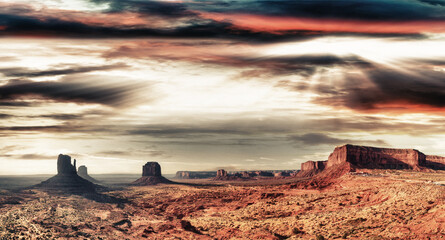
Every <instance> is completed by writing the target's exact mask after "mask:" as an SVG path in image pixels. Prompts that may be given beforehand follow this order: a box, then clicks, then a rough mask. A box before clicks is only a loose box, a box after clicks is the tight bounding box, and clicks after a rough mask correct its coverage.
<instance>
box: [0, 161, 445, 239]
mask: <svg viewBox="0 0 445 240" xmlns="http://www.w3.org/2000/svg"><path fill="white" fill-rule="evenodd" d="M296 180H297V179H294V181H296ZM265 181H267V180H263V181H259V182H258V181H257V182H256V183H257V184H255V183H252V182H246V184H243V183H242V182H239V181H238V182H218V184H217V185H213V186H211V185H208V183H209V181H204V182H205V183H206V184H207V185H205V186H192V185H179V184H160V185H157V186H143V187H128V188H125V189H120V190H114V191H109V192H106V193H103V194H104V195H101V197H98V196H89V195H86V196H79V195H61V194H55V193H47V192H44V191H42V190H22V191H15V192H11V191H7V190H3V191H1V192H0V239H445V185H444V184H445V172H440V171H438V172H432V173H422V172H414V171H406V170H405V171H402V170H391V171H388V170H375V171H372V172H370V173H349V174H346V175H344V176H342V177H340V178H338V179H335V180H334V181H333V182H332V184H330V185H328V186H326V187H324V188H323V189H317V188H311V187H306V188H301V187H300V185H298V184H290V183H284V184H281V185H267V182H265ZM288 181H289V180H288ZM195 183H196V181H195Z"/></svg>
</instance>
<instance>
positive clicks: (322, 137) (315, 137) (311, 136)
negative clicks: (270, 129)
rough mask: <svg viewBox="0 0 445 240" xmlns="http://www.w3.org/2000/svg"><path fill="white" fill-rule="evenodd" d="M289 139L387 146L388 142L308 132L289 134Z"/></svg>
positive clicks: (317, 142) (315, 143)
mask: <svg viewBox="0 0 445 240" xmlns="http://www.w3.org/2000/svg"><path fill="white" fill-rule="evenodd" d="M289 140H291V141H293V142H297V143H303V144H305V145H311V146H316V145H325V144H326V145H341V144H369V145H373V146H387V145H388V144H387V143H386V142H385V141H383V140H375V141H366V140H365V141H363V140H358V139H343V138H336V137H331V136H329V135H326V134H323V133H307V134H304V135H292V136H289Z"/></svg>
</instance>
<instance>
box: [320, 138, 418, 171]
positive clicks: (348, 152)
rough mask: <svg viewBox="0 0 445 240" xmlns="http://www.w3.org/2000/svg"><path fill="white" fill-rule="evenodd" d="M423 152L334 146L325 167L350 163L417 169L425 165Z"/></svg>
mask: <svg viewBox="0 0 445 240" xmlns="http://www.w3.org/2000/svg"><path fill="white" fill-rule="evenodd" d="M425 159H426V156H425V154H423V153H421V152H419V151H418V150H415V149H392V148H375V147H364V146H355V145H349V144H348V145H343V146H340V147H336V148H335V149H334V152H333V153H331V154H330V155H329V158H328V162H327V167H332V166H335V165H339V164H342V163H344V162H348V163H351V164H353V165H355V166H358V167H362V168H384V169H418V168H419V167H420V166H424V165H425Z"/></svg>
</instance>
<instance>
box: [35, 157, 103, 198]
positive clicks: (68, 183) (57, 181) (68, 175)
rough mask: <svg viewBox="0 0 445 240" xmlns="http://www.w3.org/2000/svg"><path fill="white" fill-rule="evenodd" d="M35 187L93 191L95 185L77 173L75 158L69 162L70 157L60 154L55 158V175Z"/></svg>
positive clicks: (65, 190) (74, 191)
mask: <svg viewBox="0 0 445 240" xmlns="http://www.w3.org/2000/svg"><path fill="white" fill-rule="evenodd" d="M34 187H35V188H42V189H48V190H60V191H63V192H69V193H82V192H95V191H96V185H95V184H94V183H92V182H90V181H88V180H86V179H83V178H81V177H79V175H77V171H76V160H75V159H74V164H71V157H70V156H68V155H63V154H60V155H59V157H58V158H57V175H55V176H54V177H51V178H49V179H48V180H46V181H43V182H41V183H40V184H37V185H34Z"/></svg>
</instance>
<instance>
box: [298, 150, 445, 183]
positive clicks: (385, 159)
mask: <svg viewBox="0 0 445 240" xmlns="http://www.w3.org/2000/svg"><path fill="white" fill-rule="evenodd" d="M357 169H412V170H417V171H429V170H428V169H437V170H445V157H440V156H433V155H431V156H429V155H425V154H423V153H422V152H420V151H418V150H416V149H395V148H376V147H365V146H355V145H351V144H347V145H343V146H338V147H336V148H335V149H334V151H333V152H332V153H331V154H330V155H329V158H328V161H318V162H314V161H308V162H305V163H302V164H301V171H300V172H299V173H298V174H297V176H299V177H309V176H314V175H316V174H317V177H319V178H320V177H326V178H332V177H337V176H340V175H342V174H344V173H346V172H351V171H355V170H357ZM319 173H321V174H319Z"/></svg>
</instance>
